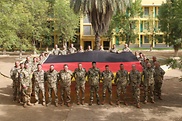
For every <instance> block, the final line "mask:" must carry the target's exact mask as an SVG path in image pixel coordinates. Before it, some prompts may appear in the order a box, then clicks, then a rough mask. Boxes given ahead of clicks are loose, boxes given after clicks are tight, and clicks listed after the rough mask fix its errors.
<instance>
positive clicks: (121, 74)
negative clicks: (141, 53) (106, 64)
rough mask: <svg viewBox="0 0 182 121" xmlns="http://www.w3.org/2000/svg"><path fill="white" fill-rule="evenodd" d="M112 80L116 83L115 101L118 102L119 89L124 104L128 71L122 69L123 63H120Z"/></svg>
mask: <svg viewBox="0 0 182 121" xmlns="http://www.w3.org/2000/svg"><path fill="white" fill-rule="evenodd" d="M114 82H115V83H116V85H117V102H116V104H117V105H119V104H120V97H121V90H122V93H123V99H124V104H125V105H127V103H126V87H127V85H128V72H127V71H126V70H125V69H124V65H123V64H120V70H119V71H118V72H117V73H116V77H115V79H114Z"/></svg>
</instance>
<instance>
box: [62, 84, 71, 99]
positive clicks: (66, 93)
mask: <svg viewBox="0 0 182 121" xmlns="http://www.w3.org/2000/svg"><path fill="white" fill-rule="evenodd" d="M70 95H71V88H70V86H61V103H63V102H64V97H65V96H66V102H67V103H69V102H71V96H70Z"/></svg>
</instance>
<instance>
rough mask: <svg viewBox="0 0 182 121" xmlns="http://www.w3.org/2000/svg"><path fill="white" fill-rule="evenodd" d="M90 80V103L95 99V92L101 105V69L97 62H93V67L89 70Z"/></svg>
mask: <svg viewBox="0 0 182 121" xmlns="http://www.w3.org/2000/svg"><path fill="white" fill-rule="evenodd" d="M88 81H89V84H90V104H89V105H92V103H93V99H94V92H95V94H96V98H97V104H98V105H100V100H99V83H100V70H99V69H98V68H97V67H96V62H92V68H90V69H89V70H88Z"/></svg>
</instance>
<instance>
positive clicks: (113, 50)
mask: <svg viewBox="0 0 182 121" xmlns="http://www.w3.org/2000/svg"><path fill="white" fill-rule="evenodd" d="M109 51H110V52H112V53H117V52H118V50H117V49H116V48H111V49H110V50H109Z"/></svg>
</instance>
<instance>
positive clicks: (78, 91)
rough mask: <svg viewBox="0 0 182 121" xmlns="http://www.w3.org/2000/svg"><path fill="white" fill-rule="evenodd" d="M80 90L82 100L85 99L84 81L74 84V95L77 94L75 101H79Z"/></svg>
mask: <svg viewBox="0 0 182 121" xmlns="http://www.w3.org/2000/svg"><path fill="white" fill-rule="evenodd" d="M80 90H81V93H82V98H81V99H82V100H84V99H85V83H77V84H76V96H77V101H80Z"/></svg>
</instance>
